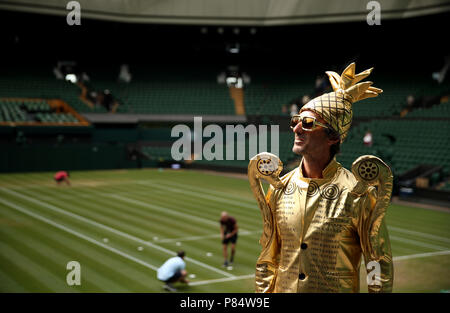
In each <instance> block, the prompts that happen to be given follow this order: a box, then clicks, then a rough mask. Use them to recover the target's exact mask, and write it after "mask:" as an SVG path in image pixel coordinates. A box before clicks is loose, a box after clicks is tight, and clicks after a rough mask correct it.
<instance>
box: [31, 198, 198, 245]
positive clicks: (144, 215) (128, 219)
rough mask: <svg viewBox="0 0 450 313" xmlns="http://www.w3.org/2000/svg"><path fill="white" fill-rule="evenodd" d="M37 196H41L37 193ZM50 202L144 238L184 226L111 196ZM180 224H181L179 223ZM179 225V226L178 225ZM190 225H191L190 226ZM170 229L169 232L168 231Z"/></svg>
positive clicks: (191, 226) (187, 232) (52, 200)
mask: <svg viewBox="0 0 450 313" xmlns="http://www.w3.org/2000/svg"><path fill="white" fill-rule="evenodd" d="M35 198H38V199H39V198H40V196H39V195H36V196H35ZM48 203H51V204H54V205H56V206H59V207H63V206H64V208H65V209H70V211H71V212H75V213H77V214H80V215H83V216H86V217H89V218H93V219H96V220H101V221H102V222H107V223H108V224H109V225H112V226H114V227H118V228H120V229H123V230H126V231H127V232H129V233H132V234H136V235H139V236H143V237H144V238H153V237H154V236H157V235H159V234H160V233H161V232H162V233H167V234H168V235H170V234H171V233H172V232H170V230H172V229H174V228H175V229H179V227H181V226H184V225H185V223H184V222H182V221H177V220H174V219H173V218H172V219H170V217H167V216H164V215H163V214H159V215H158V214H153V215H152V214H150V213H148V212H146V211H143V210H139V209H138V208H136V207H134V206H130V205H128V204H127V205H125V204H123V202H121V201H115V200H114V199H111V198H110V197H97V198H96V199H92V200H90V199H79V200H78V201H77V202H76V204H74V203H67V202H66V201H64V200H59V199H51V200H49V201H48ZM177 224H179V225H177ZM177 226H178V227H177ZM189 226H190V227H189ZM193 227H195V226H194V225H188V227H187V229H184V230H183V231H184V232H185V233H186V234H189V231H190V229H189V228H193ZM168 231H169V232H168Z"/></svg>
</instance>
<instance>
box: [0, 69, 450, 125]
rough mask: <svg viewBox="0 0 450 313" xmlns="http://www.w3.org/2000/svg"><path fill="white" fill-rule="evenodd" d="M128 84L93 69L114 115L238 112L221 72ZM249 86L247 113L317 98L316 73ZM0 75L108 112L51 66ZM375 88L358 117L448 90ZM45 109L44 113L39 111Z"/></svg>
mask: <svg viewBox="0 0 450 313" xmlns="http://www.w3.org/2000/svg"><path fill="white" fill-rule="evenodd" d="M131 69H132V73H133V79H132V81H131V82H130V83H128V84H127V83H119V82H117V80H116V77H117V71H116V69H112V68H111V69H106V70H105V69H104V68H91V69H90V71H88V72H89V75H90V77H91V81H90V83H89V84H90V85H91V86H90V87H91V89H93V90H105V89H109V90H110V91H111V93H112V94H113V96H114V97H115V98H116V99H118V101H119V103H120V105H119V107H118V109H117V111H116V112H119V113H143V114H202V115H209V114H226V115H233V114H235V107H234V102H233V100H232V99H231V96H230V92H229V90H228V88H227V86H226V84H218V83H217V75H218V74H219V73H220V72H221V69H220V68H218V67H217V68H207V67H205V66H199V67H187V66H184V67H173V68H169V67H162V66H159V67H157V66H135V67H133V66H131ZM247 72H248V75H250V77H251V82H250V84H248V85H245V87H244V103H245V111H246V114H247V115H281V113H282V112H281V108H282V106H283V105H288V104H289V102H290V101H291V100H292V99H294V98H299V97H300V98H301V97H302V96H303V95H309V96H310V97H313V96H314V80H313V78H314V77H315V75H316V74H322V73H310V72H308V73H302V74H301V75H299V74H297V73H293V72H292V71H290V72H289V71H287V72H283V73H277V72H271V71H264V70H260V69H256V68H254V69H248V71H247ZM6 74H7V75H8V76H3V75H2V76H0V94H2V96H3V97H17V96H18V95H20V96H21V97H29V98H47V99H49V98H59V99H62V100H64V101H66V102H67V103H69V104H70V105H71V106H72V107H73V108H74V109H75V110H77V111H78V112H80V113H91V112H99V113H104V112H106V109H105V108H104V107H103V106H94V107H92V108H91V107H89V106H88V105H87V104H86V103H84V102H83V101H82V100H81V99H80V94H81V89H80V88H79V87H78V86H77V85H76V84H72V83H70V82H67V81H63V80H57V79H56V78H55V77H54V76H53V74H52V73H51V71H50V70H49V67H48V68H47V67H46V68H39V67H38V68H26V69H19V70H17V71H16V72H11V73H5V75H6ZM372 75H373V76H374V77H373V78H372V79H373V80H374V81H376V84H375V85H376V86H378V87H380V88H382V89H383V90H384V93H383V94H382V95H381V96H380V97H377V98H373V99H370V101H361V102H358V103H356V104H355V105H354V108H353V109H354V111H353V113H354V117H357V118H359V117H360V118H376V117H388V116H398V115H399V114H400V112H401V111H402V109H403V108H404V107H405V106H406V97H407V96H408V95H418V96H420V95H424V94H428V95H437V94H439V93H441V92H442V91H443V90H444V89H445V88H448V87H446V85H445V84H442V85H438V84H437V83H435V82H434V81H432V80H431V79H429V78H428V77H423V76H421V75H417V77H414V78H411V77H398V76H396V77H395V78H393V77H390V76H389V75H386V74H383V73H373V74H372ZM41 111H42V110H41ZM409 116H411V117H415V116H426V117H437V116H439V117H442V116H446V117H450V110H449V108H448V105H446V104H441V105H435V106H433V107H431V108H429V109H417V110H414V111H412V112H410V113H409V114H408V117H409Z"/></svg>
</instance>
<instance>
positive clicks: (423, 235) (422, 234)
mask: <svg viewBox="0 0 450 313" xmlns="http://www.w3.org/2000/svg"><path fill="white" fill-rule="evenodd" d="M388 229H389V230H393V231H398V232H399V233H405V234H409V235H416V236H419V237H424V238H428V239H433V240H438V241H443V242H446V243H450V239H449V238H444V237H440V236H436V235H431V234H427V233H422V232H418V231H414V230H408V229H403V228H400V227H394V226H388Z"/></svg>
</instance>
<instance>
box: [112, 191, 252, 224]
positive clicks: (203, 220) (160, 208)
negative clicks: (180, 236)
mask: <svg viewBox="0 0 450 313" xmlns="http://www.w3.org/2000/svg"><path fill="white" fill-rule="evenodd" d="M109 196H110V197H113V198H116V199H120V200H122V201H125V202H128V203H134V204H137V205H140V206H143V207H147V208H150V209H153V210H157V211H160V212H163V213H170V214H173V215H178V216H182V217H184V218H188V219H191V220H196V221H199V222H202V223H206V224H209V225H213V226H215V227H217V228H218V227H219V225H220V224H219V220H217V221H211V220H208V219H205V218H203V217H199V216H194V215H190V214H186V213H182V212H178V211H175V210H172V209H169V208H166V207H162V206H159V205H156V204H150V203H146V202H142V201H139V200H134V199H130V198H126V197H122V196H119V195H109ZM239 229H240V231H241V232H243V233H245V232H249V230H246V229H244V228H239Z"/></svg>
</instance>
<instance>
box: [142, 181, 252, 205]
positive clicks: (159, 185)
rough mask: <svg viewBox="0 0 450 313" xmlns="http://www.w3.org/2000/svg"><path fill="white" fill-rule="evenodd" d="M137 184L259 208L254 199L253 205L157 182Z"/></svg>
mask: <svg viewBox="0 0 450 313" xmlns="http://www.w3.org/2000/svg"><path fill="white" fill-rule="evenodd" d="M138 184H142V185H150V186H153V187H157V188H164V189H165V190H169V191H172V192H178V193H182V194H186V195H190V196H195V197H197V198H203V199H207V200H212V201H217V202H222V203H226V204H231V205H234V206H236V207H238V208H242V207H245V208H249V209H254V210H259V208H258V205H257V204H256V201H255V204H254V205H250V204H246V203H242V201H234V200H228V199H224V198H219V197H216V196H211V195H207V194H205V193H198V192H195V191H188V190H183V189H181V188H177V189H175V188H170V187H165V186H161V184H160V183H158V184H157V183H152V182H138Z"/></svg>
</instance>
